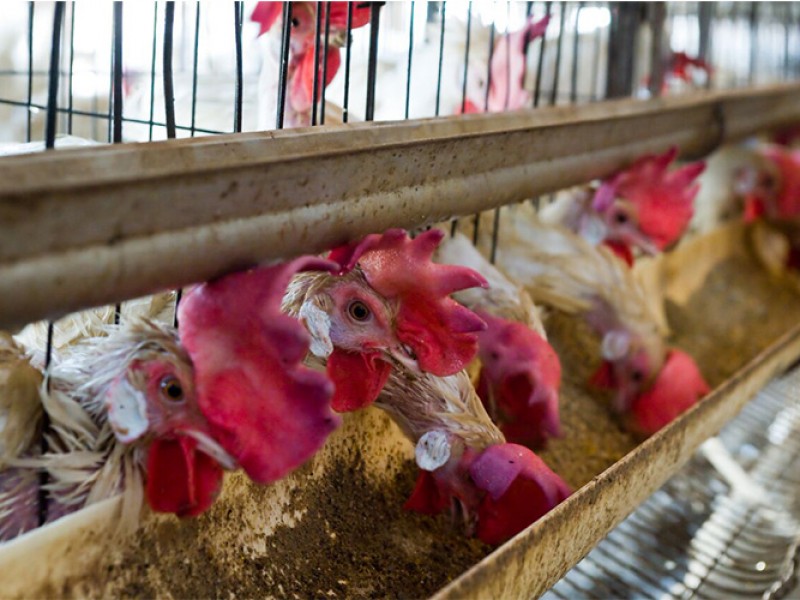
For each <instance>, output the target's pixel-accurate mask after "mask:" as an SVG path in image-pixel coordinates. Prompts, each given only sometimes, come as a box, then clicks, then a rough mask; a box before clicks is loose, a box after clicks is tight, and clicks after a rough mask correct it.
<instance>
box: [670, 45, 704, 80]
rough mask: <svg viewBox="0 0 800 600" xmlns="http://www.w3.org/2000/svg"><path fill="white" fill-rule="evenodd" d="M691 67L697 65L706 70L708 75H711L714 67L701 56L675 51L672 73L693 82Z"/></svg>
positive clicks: (696, 66) (698, 67)
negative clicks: (690, 73)
mask: <svg viewBox="0 0 800 600" xmlns="http://www.w3.org/2000/svg"><path fill="white" fill-rule="evenodd" d="M689 67H695V68H696V69H700V70H702V71H705V72H706V75H708V76H709V77H710V76H711V72H712V68H711V65H709V64H708V63H707V62H706V61H704V60H703V59H701V58H694V57H692V56H689V55H688V54H686V52H673V53H672V68H671V69H670V73H672V74H673V75H674V76H675V77H677V78H678V79H682V80H683V81H686V82H688V83H691V82H692V77H691V75H689V70H688V69H689Z"/></svg>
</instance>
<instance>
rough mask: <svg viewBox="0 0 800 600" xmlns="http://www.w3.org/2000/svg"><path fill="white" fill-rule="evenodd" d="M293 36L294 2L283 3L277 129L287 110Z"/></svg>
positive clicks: (281, 124) (281, 125) (280, 126)
mask: <svg viewBox="0 0 800 600" xmlns="http://www.w3.org/2000/svg"><path fill="white" fill-rule="evenodd" d="M291 36H292V4H291V2H284V3H283V31H282V33H281V61H280V67H281V68H280V71H279V72H278V108H277V115H276V117H275V129H283V116H284V113H285V111H286V88H287V87H288V85H289V49H290V46H289V43H290V41H291Z"/></svg>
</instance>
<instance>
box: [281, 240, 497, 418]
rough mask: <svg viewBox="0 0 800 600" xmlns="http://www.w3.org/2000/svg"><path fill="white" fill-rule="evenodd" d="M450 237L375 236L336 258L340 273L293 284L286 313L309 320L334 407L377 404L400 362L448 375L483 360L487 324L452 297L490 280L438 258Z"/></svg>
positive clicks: (332, 255) (303, 276)
mask: <svg viewBox="0 0 800 600" xmlns="http://www.w3.org/2000/svg"><path fill="white" fill-rule="evenodd" d="M442 235H443V234H442V232H441V231H439V230H436V229H432V230H430V231H428V232H425V233H423V234H421V235H419V236H417V237H416V238H414V239H413V240H410V239H408V238H407V235H406V232H405V231H403V230H401V229H391V230H389V231H387V232H386V233H384V234H382V235H378V234H373V235H369V236H366V237H365V238H364V239H363V240H362V241H360V242H359V243H355V244H349V245H346V246H342V247H339V248H337V249H335V250H333V251H332V252H331V253H330V256H329V258H330V259H331V260H333V261H335V262H337V263H338V264H339V265H340V269H339V271H338V273H337V274H330V273H315V272H309V273H301V274H300V275H298V276H297V277H295V279H294V280H293V281H292V283H291V284H290V285H289V288H288V289H287V292H286V296H285V297H284V301H283V310H284V311H285V312H286V313H287V314H289V315H290V316H293V317H296V318H299V319H301V320H302V321H303V322H304V323H305V326H306V328H307V329H308V331H309V333H310V334H311V337H312V343H311V352H312V354H313V355H314V356H315V357H316V358H317V361H320V360H322V361H324V362H325V363H326V365H327V366H326V368H327V372H328V375H329V376H330V377H331V380H332V381H333V382H334V384H335V386H336V392H335V395H334V399H333V408H334V410H337V411H339V412H344V411H350V410H356V409H358V408H363V407H364V406H367V405H369V404H371V403H372V402H374V400H375V398H376V397H377V396H378V393H379V392H380V390H381V389H382V388H383V385H384V383H385V382H386V380H387V378H388V377H389V373H390V371H391V369H392V365H393V364H401V365H403V366H404V367H405V368H406V369H408V370H410V371H412V372H416V373H419V372H427V373H432V374H434V375H438V376H446V375H452V374H454V373H457V372H458V371H460V370H461V369H463V368H464V367H465V366H466V364H467V363H468V362H469V361H470V360H471V359H472V357H473V356H474V355H475V352H476V350H477V344H478V342H477V332H478V331H481V330H482V329H484V328H485V325H484V323H483V321H481V320H480V318H478V317H477V316H476V315H475V314H473V313H472V312H471V311H469V310H467V309H466V308H464V307H462V306H460V305H459V304H458V303H457V302H455V301H454V300H452V299H450V298H448V295H449V294H450V293H452V292H455V291H458V290H461V289H464V288H468V287H472V286H476V285H486V282H485V280H484V279H483V278H482V277H481V276H480V275H478V274H477V273H475V272H474V271H472V270H470V269H465V268H461V267H453V266H445V265H436V264H434V263H432V262H431V261H430V258H431V255H432V253H433V251H434V249H435V247H436V245H437V244H438V243H439V241H440V240H441V238H442ZM310 359H311V360H313V357H312V358H310Z"/></svg>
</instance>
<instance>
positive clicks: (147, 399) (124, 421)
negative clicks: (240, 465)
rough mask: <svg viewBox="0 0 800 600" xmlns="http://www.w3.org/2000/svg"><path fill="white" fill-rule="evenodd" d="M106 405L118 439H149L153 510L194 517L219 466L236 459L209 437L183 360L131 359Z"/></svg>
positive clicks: (204, 505)
mask: <svg viewBox="0 0 800 600" xmlns="http://www.w3.org/2000/svg"><path fill="white" fill-rule="evenodd" d="M106 408H107V411H108V419H109V423H110V424H111V427H112V429H113V431H114V434H115V435H116V437H117V438H118V439H119V440H120V441H121V442H123V443H132V442H136V441H137V440H140V439H147V440H149V441H148V445H147V465H146V472H147V483H146V488H145V493H146V497H147V500H148V504H149V505H150V507H151V508H152V509H153V510H156V511H158V512H170V513H175V514H177V515H178V516H194V515H198V514H200V513H202V512H204V511H205V510H207V509H208V508H209V507H210V506H211V504H212V503H213V502H214V500H215V499H216V497H217V495H218V493H219V490H220V487H221V485H222V467H225V468H228V469H231V468H234V467H235V461H234V460H233V459H232V458H231V456H230V455H229V454H228V453H227V452H225V450H223V449H222V447H221V446H220V445H219V444H218V443H217V442H216V441H215V440H214V439H213V438H212V437H211V435H210V431H209V427H208V424H207V422H206V420H205V418H204V417H203V415H202V413H201V412H200V409H199V407H198V405H197V398H196V396H195V393H194V385H193V377H192V369H191V366H190V365H189V364H188V362H187V361H184V360H170V359H168V358H162V359H151V360H136V361H133V362H132V363H131V364H130V366H129V368H128V370H127V372H126V373H125V374H123V375H121V376H120V377H118V378H117V379H116V380H115V381H114V382H113V383H112V385H111V386H110V387H109V390H108V393H107V396H106Z"/></svg>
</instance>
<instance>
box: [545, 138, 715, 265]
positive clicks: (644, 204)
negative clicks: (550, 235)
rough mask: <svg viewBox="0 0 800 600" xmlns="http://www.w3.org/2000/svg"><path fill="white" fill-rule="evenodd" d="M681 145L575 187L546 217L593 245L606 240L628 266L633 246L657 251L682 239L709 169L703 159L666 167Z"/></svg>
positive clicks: (653, 251)
mask: <svg viewBox="0 0 800 600" xmlns="http://www.w3.org/2000/svg"><path fill="white" fill-rule="evenodd" d="M677 153H678V149H677V148H676V147H674V146H673V147H672V148H670V149H669V150H668V151H667V152H665V153H664V154H661V155H658V156H644V157H642V158H640V159H639V160H637V161H636V162H635V163H633V164H632V165H631V166H629V167H627V168H625V169H623V170H621V171H619V172H618V173H616V174H615V175H613V176H611V177H609V178H607V179H605V180H604V181H602V182H601V183H600V184H599V186H597V188H596V189H595V188H594V187H586V188H577V189H576V190H574V191H573V192H572V193H570V194H567V195H563V196H562V197H561V198H560V199H559V200H558V201H557V202H555V203H553V204H551V205H549V206H547V207H544V208H543V209H542V212H541V215H542V221H544V222H545V223H553V224H559V225H562V226H564V227H566V228H567V229H569V230H571V231H573V232H575V233H578V234H580V235H581V236H582V237H584V238H585V239H586V240H588V241H589V242H590V243H592V244H599V243H601V242H602V243H605V244H606V245H608V246H609V247H611V249H612V250H613V251H614V252H615V253H616V254H618V255H619V256H620V257H621V258H623V259H624V260H625V261H626V262H627V263H628V264H629V265H630V264H632V263H633V248H638V249H639V250H641V251H643V252H646V253H648V254H656V253H657V252H659V251H661V250H664V249H665V248H667V247H668V246H670V245H672V244H673V243H674V242H676V241H677V240H678V238H680V236H681V235H682V234H683V232H684V231H685V230H686V227H687V226H688V224H689V221H690V220H691V218H692V214H693V211H694V209H693V201H694V198H695V196H696V195H697V192H698V189H699V186H698V185H697V183H695V179H696V178H697V177H698V176H699V175H700V174H701V173H702V172H703V170H704V169H705V163H703V162H702V161H700V162H696V163H691V164H688V165H685V166H683V167H681V168H679V169H675V170H673V171H668V170H667V169H668V166H669V165H670V163H672V161H674V160H675V157H676V156H677Z"/></svg>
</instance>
